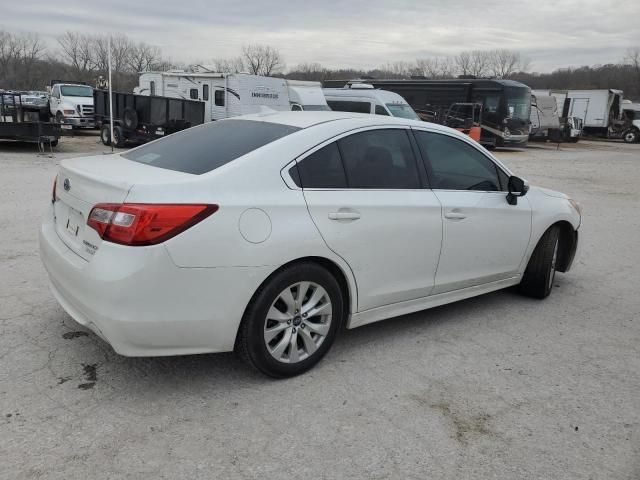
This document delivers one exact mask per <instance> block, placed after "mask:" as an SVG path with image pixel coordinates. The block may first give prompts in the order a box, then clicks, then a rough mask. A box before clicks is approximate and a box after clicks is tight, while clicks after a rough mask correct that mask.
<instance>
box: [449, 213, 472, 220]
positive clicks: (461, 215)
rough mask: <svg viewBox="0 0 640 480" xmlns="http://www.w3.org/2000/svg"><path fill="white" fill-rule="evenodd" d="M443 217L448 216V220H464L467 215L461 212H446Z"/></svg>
mask: <svg viewBox="0 0 640 480" xmlns="http://www.w3.org/2000/svg"><path fill="white" fill-rule="evenodd" d="M444 218H448V219H449V220H464V219H465V218H467V216H466V215H465V214H464V213H461V212H455V211H454V212H447V213H445V214H444Z"/></svg>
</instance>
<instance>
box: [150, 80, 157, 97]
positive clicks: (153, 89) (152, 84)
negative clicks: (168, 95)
mask: <svg viewBox="0 0 640 480" xmlns="http://www.w3.org/2000/svg"><path fill="white" fill-rule="evenodd" d="M149 93H150V94H151V96H152V97H153V96H154V95H155V94H156V82H153V81H152V82H149Z"/></svg>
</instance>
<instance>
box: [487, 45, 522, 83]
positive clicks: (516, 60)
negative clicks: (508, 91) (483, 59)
mask: <svg viewBox="0 0 640 480" xmlns="http://www.w3.org/2000/svg"><path fill="white" fill-rule="evenodd" d="M520 62H521V59H520V54H519V53H518V52H514V51H513V50H507V49H500V50H492V51H490V52H489V67H490V69H491V73H492V74H493V76H495V77H498V78H509V77H510V76H511V75H513V74H514V73H516V72H517V71H518V69H519V67H520Z"/></svg>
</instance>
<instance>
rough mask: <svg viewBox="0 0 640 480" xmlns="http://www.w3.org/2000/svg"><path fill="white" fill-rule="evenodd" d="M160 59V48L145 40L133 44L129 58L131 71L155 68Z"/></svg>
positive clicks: (136, 71)
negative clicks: (148, 43)
mask: <svg viewBox="0 0 640 480" xmlns="http://www.w3.org/2000/svg"><path fill="white" fill-rule="evenodd" d="M159 61H160V49H159V48H158V47H154V46H153V45H147V44H146V43H144V42H141V43H138V44H137V45H132V46H131V49H130V51H129V55H128V58H127V64H128V68H129V70H130V71H131V73H140V72H146V71H148V70H153V66H154V65H156V64H157V63H159Z"/></svg>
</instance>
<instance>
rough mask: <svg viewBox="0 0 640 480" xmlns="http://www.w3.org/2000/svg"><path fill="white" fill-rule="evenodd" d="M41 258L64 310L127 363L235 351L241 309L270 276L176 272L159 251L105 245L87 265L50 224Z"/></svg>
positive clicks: (254, 270) (43, 232) (248, 270)
mask: <svg viewBox="0 0 640 480" xmlns="http://www.w3.org/2000/svg"><path fill="white" fill-rule="evenodd" d="M40 256H41V259H42V262H43V264H44V266H45V268H46V270H47V272H48V274H49V278H50V281H51V291H52V293H53V295H54V296H55V298H56V299H57V301H58V302H59V303H60V305H61V306H62V307H63V308H64V309H65V310H66V311H67V313H68V314H69V315H70V316H71V317H72V318H73V319H74V320H76V321H77V322H78V323H80V324H81V325H84V326H86V327H87V328H89V329H91V330H92V331H94V332H95V333H96V334H97V335H99V336H100V337H102V338H103V339H104V340H105V341H107V342H108V343H109V344H110V345H111V346H112V347H113V349H114V350H115V351H116V352H118V353H119V354H121V355H126V356H162V355H183V354H192V353H206V352H223V351H230V350H233V346H234V342H235V337H236V333H237V329H238V326H239V324H240V320H241V318H242V314H243V312H244V309H245V307H246V305H247V303H248V302H249V299H250V298H251V296H252V295H253V293H254V292H255V290H256V289H257V288H258V286H259V285H260V283H262V281H263V280H264V278H266V276H268V275H269V273H270V272H271V270H272V268H271V267H230V268H179V267H177V266H176V265H175V264H174V263H173V262H172V261H171V258H170V257H169V254H168V253H167V251H166V249H165V248H164V247H163V246H162V245H157V246H154V247H143V248H140V247H124V246H120V245H115V244H111V243H108V242H103V243H102V245H101V246H100V247H99V249H98V250H97V252H96V253H95V255H94V256H93V258H91V261H86V260H84V259H83V258H81V257H79V256H78V255H77V254H75V253H74V252H73V251H71V250H70V249H69V248H68V247H67V246H66V245H65V244H64V243H63V242H62V241H61V240H60V238H59V237H58V235H57V233H56V232H55V228H54V223H53V221H45V222H44V223H43V225H42V227H41V229H40Z"/></svg>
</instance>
